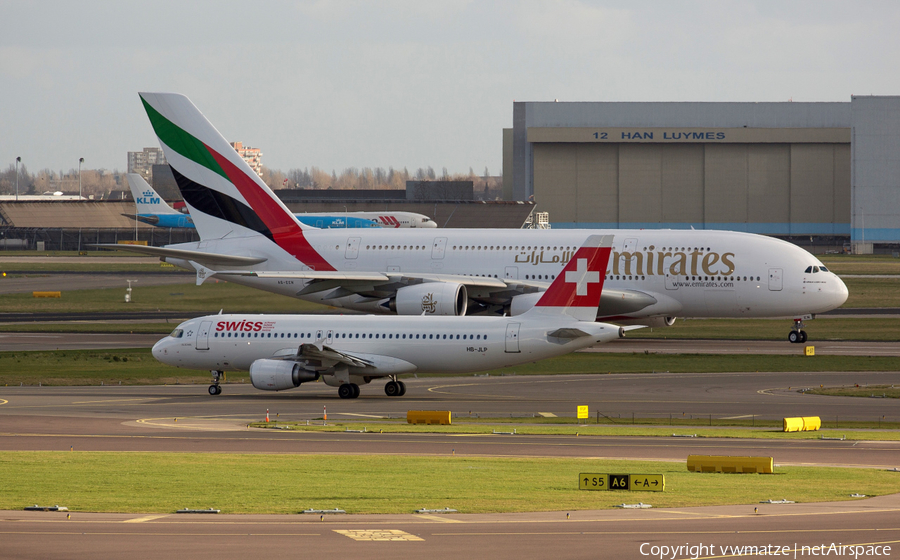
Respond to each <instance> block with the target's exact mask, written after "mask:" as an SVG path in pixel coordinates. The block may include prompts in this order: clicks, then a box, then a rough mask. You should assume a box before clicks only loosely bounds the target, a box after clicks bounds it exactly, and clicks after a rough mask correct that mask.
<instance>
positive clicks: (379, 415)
mask: <svg viewBox="0 0 900 560" xmlns="http://www.w3.org/2000/svg"><path fill="white" fill-rule="evenodd" d="M334 415H335V416H359V417H362V418H384V416H382V415H381V414H359V413H356V412H335V413H334Z"/></svg>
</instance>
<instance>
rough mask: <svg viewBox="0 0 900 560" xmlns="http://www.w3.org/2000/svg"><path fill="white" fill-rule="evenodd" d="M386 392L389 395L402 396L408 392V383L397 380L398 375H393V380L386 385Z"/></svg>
mask: <svg viewBox="0 0 900 560" xmlns="http://www.w3.org/2000/svg"><path fill="white" fill-rule="evenodd" d="M384 394H385V395H387V396H389V397H402V396H403V395H405V394H406V383H404V382H402V381H397V376H396V375H392V376H391V380H390V381H388V382H387V384H385V386H384Z"/></svg>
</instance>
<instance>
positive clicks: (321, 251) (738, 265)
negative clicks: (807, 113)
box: [116, 93, 847, 342]
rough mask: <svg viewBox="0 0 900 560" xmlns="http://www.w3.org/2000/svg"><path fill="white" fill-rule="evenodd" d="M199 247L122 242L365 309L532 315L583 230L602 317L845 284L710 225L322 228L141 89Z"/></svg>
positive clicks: (723, 307)
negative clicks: (596, 267)
mask: <svg viewBox="0 0 900 560" xmlns="http://www.w3.org/2000/svg"><path fill="white" fill-rule="evenodd" d="M140 97H141V101H142V103H143V105H144V108H145V110H146V112H147V115H148V116H149V118H150V122H151V124H152V126H153V129H154V131H155V132H156V135H157V137H158V138H159V142H160V145H161V146H162V149H163V151H164V152H165V155H166V160H167V161H168V162H169V165H170V167H171V168H172V172H173V174H174V175H175V178H176V181H177V183H178V186H179V188H180V189H181V193H182V196H183V197H184V200H185V202H186V204H187V206H188V208H189V210H190V213H191V217H192V218H193V220H194V223H195V225H196V227H197V231H198V233H199V234H200V238H201V241H200V242H197V243H182V244H178V245H169V246H167V247H140V246H127V247H123V246H117V247H116V248H117V249H124V250H129V251H137V252H143V253H147V254H153V255H158V256H160V257H161V258H163V259H164V260H166V261H167V262H170V263H172V264H175V265H177V266H181V267H184V268H187V269H189V270H194V271H196V273H197V283H198V284H200V283H202V282H203V281H204V280H206V279H208V278H211V277H213V276H216V277H219V278H223V279H226V280H228V281H230V282H236V283H240V284H245V285H247V286H252V287H255V288H260V289H263V290H267V291H270V292H275V293H280V294H284V295H287V296H292V297H298V298H302V299H306V300H310V301H317V302H322V303H326V304H328V305H333V306H337V307H344V308H348V309H356V310H361V311H368V312H376V313H398V314H401V315H419V314H422V313H425V314H426V315H465V314H495V315H502V314H504V313H505V314H507V315H511V316H515V315H518V314H521V313H523V312H525V311H526V310H528V309H530V308H531V307H532V306H533V305H534V304H535V302H537V301H538V299H539V298H540V297H541V292H543V291H544V290H546V289H547V287H548V286H549V285H550V283H551V282H552V281H553V280H554V279H555V278H556V277H557V275H558V274H559V273H560V271H561V270H562V269H563V267H564V266H565V265H566V263H568V262H569V260H570V259H571V258H572V255H573V254H574V252H575V251H576V250H577V248H578V247H579V246H581V244H582V243H583V242H584V240H585V239H586V238H587V237H588V236H590V235H610V234H612V235H615V243H614V246H613V250H612V258H611V260H610V264H609V266H608V268H607V270H606V271H605V274H604V276H605V282H606V283H605V285H604V291H603V294H602V297H601V299H600V303H599V305H598V309H597V319H599V320H604V321H614V322H620V323H633V324H643V325H662V324H672V322H673V321H674V319H675V317H694V318H703V317H787V318H793V319H794V328H793V329H792V330H791V331H790V333H789V337H788V338H789V340H790V341H791V342H803V341H805V340H806V333H805V331H803V323H802V320H803V319H808V318H812V317H814V315H815V314H816V313H823V312H825V311H829V310H831V309H834V308H836V307H839V306H840V305H842V304H843V303H844V301H846V299H847V287H846V286H845V285H844V283H843V282H842V281H841V279H840V278H838V277H837V276H836V275H835V274H833V273H831V272H830V271H828V269H827V268H826V267H825V266H823V265H822V263H821V262H819V260H818V259H817V258H816V257H815V256H813V255H812V254H810V253H808V252H807V251H805V250H803V249H801V248H800V247H797V246H796V245H792V244H790V243H787V242H785V241H781V240H778V239H774V238H770V237H765V236H761V235H754V234H748V233H738V232H729V231H711V230H696V231H695V230H625V229H623V230H503V229H439V230H419V229H416V230H409V229H407V230H387V229H377V228H373V229H366V230H364V231H360V230H356V231H348V230H335V229H330V230H320V229H316V228H312V227H309V226H305V225H303V224H301V223H299V222H298V221H297V220H296V219H295V217H294V216H293V215H292V214H291V212H290V211H289V210H288V209H287V208H286V207H285V206H284V204H283V203H282V202H281V201H280V200H279V199H278V198H277V197H276V196H275V195H274V194H273V193H272V191H271V190H270V189H269V188H268V187H267V186H266V185H265V184H264V183H263V182H262V181H261V180H260V179H259V177H258V176H257V175H256V173H254V172H253V171H252V170H251V169H250V167H249V166H248V165H247V164H246V163H245V162H244V161H243V160H242V159H241V158H240V156H239V155H238V154H237V153H236V152H235V151H234V150H233V149H231V146H230V145H229V144H228V142H227V141H226V140H225V138H224V137H223V136H222V135H221V134H219V132H218V131H217V130H216V129H215V127H213V126H212V124H210V122H209V121H208V120H207V119H206V117H204V116H203V114H202V113H201V112H200V111H199V110H198V109H197V108H196V107H195V106H194V104H193V103H191V101H190V100H189V99H188V98H187V97H185V96H183V95H180V94H174V93H141V94H140Z"/></svg>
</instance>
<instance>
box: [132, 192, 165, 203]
mask: <svg viewBox="0 0 900 560" xmlns="http://www.w3.org/2000/svg"><path fill="white" fill-rule="evenodd" d="M141 194H142V195H144V196H140V197H138V199H137V200H136V201H135V202H137V203H138V204H159V203H160V202H162V199H161V198H159V197H158V196H153V195H154V194H156V193H155V192H153V191H144V192H143V193H141Z"/></svg>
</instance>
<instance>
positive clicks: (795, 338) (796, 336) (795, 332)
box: [788, 319, 806, 344]
mask: <svg viewBox="0 0 900 560" xmlns="http://www.w3.org/2000/svg"><path fill="white" fill-rule="evenodd" d="M805 326H806V325H804V324H803V319H794V327H793V329H791V332H790V333H789V334H788V340H789V341H791V342H793V343H795V344H803V343H804V342H806V331H805V330H803V327H805Z"/></svg>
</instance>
